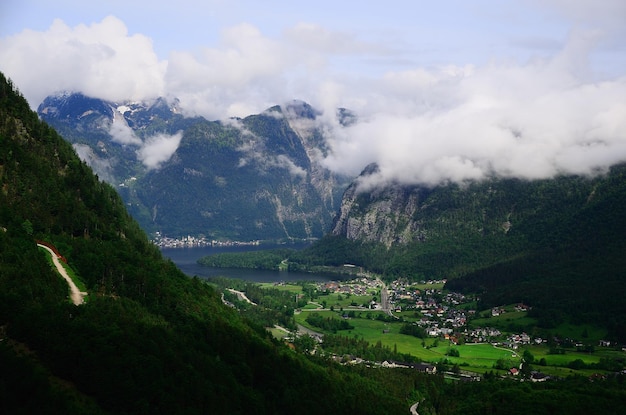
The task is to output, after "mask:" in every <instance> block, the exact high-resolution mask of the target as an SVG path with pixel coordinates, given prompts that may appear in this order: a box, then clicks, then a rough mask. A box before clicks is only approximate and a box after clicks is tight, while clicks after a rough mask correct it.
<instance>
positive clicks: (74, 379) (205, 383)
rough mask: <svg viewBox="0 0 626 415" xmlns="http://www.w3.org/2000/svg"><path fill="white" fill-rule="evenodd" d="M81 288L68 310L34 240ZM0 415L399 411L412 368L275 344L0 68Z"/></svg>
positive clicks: (409, 389) (410, 388) (62, 288)
mask: <svg viewBox="0 0 626 415" xmlns="http://www.w3.org/2000/svg"><path fill="white" fill-rule="evenodd" d="M36 239H42V240H46V241H48V242H51V243H53V244H54V245H55V246H56V247H57V248H58V249H59V250H60V252H61V253H62V254H63V255H64V256H65V257H66V258H67V260H68V264H69V265H70V266H71V267H72V268H73V270H74V271H75V272H76V274H77V275H79V276H80V278H81V279H82V280H83V281H84V282H85V284H86V287H87V291H88V292H89V301H88V302H87V303H86V304H84V305H80V306H74V305H72V304H71V303H69V302H68V300H67V292H68V289H67V285H66V284H65V282H64V281H63V280H62V279H61V278H60V277H59V276H58V275H56V274H55V273H54V272H52V270H51V268H50V265H49V264H48V262H47V260H46V256H45V255H44V254H43V253H41V252H40V251H39V250H38V249H37V247H36V245H35V240H36ZM0 339H1V341H0V369H1V370H0V413H35V412H37V413H46V412H47V413H64V414H69V413H98V412H104V413H116V414H126V413H128V414H130V413H133V414H134V413H141V414H144V413H145V414H159V413H163V414H166V413H167V414H173V413H187V414H196V413H198V414H199V413H224V414H226V413H228V414H236V413H255V414H281V413H316V414H318V413H325V412H331V411H332V412H333V413H369V414H380V413H393V414H396V413H404V412H406V410H407V408H408V402H407V401H406V399H407V398H408V397H410V396H413V392H414V389H415V387H416V386H419V385H420V384H421V383H420V382H419V379H420V377H419V375H417V374H416V373H414V372H400V371H395V372H392V371H385V372H382V371H374V372H371V371H369V370H366V369H365V368H363V369H359V370H358V371H352V370H350V369H348V368H344V367H340V366H336V365H334V364H331V363H330V362H327V361H317V362H316V361H313V360H311V359H310V358H307V357H305V356H303V355H298V354H295V352H293V351H291V350H290V349H288V348H287V347H285V346H284V345H282V344H276V343H274V341H273V340H271V338H270V337H268V335H267V334H266V332H265V330H264V329H263V328H261V327H256V326H251V325H249V324H248V323H246V322H245V321H243V320H242V318H241V317H240V316H239V315H238V314H237V312H236V311H234V310H232V309H230V308H228V307H226V306H224V305H223V304H222V303H221V301H220V298H219V296H218V295H217V293H216V292H215V291H214V290H213V289H212V288H211V287H210V286H208V285H207V284H205V283H203V282H201V281H200V280H198V279H190V278H188V277H186V276H185V275H183V274H182V273H181V272H180V271H179V270H178V269H177V268H175V266H174V265H173V264H172V263H171V262H169V261H166V260H164V259H163V258H162V257H161V255H160V252H159V251H158V249H156V248H155V247H154V246H152V245H151V244H150V243H149V242H148V240H147V237H146V236H145V234H144V233H143V232H142V231H141V230H140V229H139V227H138V225H137V224H136V222H135V221H134V220H132V219H131V217H130V216H129V215H128V214H127V213H126V211H125V210H124V206H123V203H122V201H121V199H120V198H119V197H118V195H117V194H116V192H115V191H114V190H113V189H112V188H111V187H109V185H107V184H104V183H103V182H101V181H99V180H98V179H97V178H96V177H95V176H94V175H93V174H92V172H91V170H90V169H89V168H88V167H87V166H86V165H85V164H84V163H82V162H81V161H80V160H79V159H78V158H77V156H76V155H75V154H74V152H73V151H72V148H71V146H70V145H69V144H68V143H66V142H65V141H63V139H61V137H60V136H58V135H57V133H56V132H55V131H54V130H52V129H51V128H49V127H48V126H47V125H46V124H44V123H42V122H40V121H39V120H38V117H37V115H36V114H35V113H34V112H31V111H30V109H29V107H28V105H27V103H26V101H25V100H24V99H23V98H22V97H21V96H20V95H19V94H17V93H15V92H14V90H13V87H12V85H11V83H10V82H7V80H6V79H5V78H4V76H2V75H1V74H0Z"/></svg>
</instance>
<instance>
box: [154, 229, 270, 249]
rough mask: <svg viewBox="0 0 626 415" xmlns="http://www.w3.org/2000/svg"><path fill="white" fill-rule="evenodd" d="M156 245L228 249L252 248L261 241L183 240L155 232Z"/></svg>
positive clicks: (197, 238) (201, 238)
mask: <svg viewBox="0 0 626 415" xmlns="http://www.w3.org/2000/svg"><path fill="white" fill-rule="evenodd" d="M152 243H154V244H155V245H156V246H158V247H159V248H196V247H205V246H214V247H227V246H252V245H259V243H260V242H259V241H248V242H241V241H217V240H214V239H207V238H205V237H204V236H191V235H187V236H183V237H181V238H172V237H169V236H165V235H162V234H161V232H155V234H154V237H153V238H152Z"/></svg>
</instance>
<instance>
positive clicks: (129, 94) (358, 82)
mask: <svg viewBox="0 0 626 415" xmlns="http://www.w3.org/2000/svg"><path fill="white" fill-rule="evenodd" d="M544 3H545V5H544ZM481 4H483V3H481ZM485 4H486V2H485V3H484V4H483V6H485ZM516 4H517V5H520V4H536V5H537V10H540V11H541V13H537V19H535V20H537V21H539V20H541V21H548V22H550V23H553V22H555V21H556V20H558V22H559V25H556V26H558V27H559V28H562V27H569V32H559V33H554V32H552V31H550V30H548V31H542V32H541V33H538V34H537V35H536V36H535V34H534V32H532V36H530V35H529V33H531V32H529V31H523V30H520V33H515V34H514V35H511V32H507V33H506V36H503V37H506V39H505V40H502V41H501V42H503V43H498V45H502V44H505V45H509V46H510V45H512V44H514V43H515V42H517V43H519V44H526V45H527V48H528V49H530V50H531V53H533V54H532V55H528V54H525V55H524V57H523V58H520V55H518V56H513V57H510V56H508V55H503V56H504V57H502V56H494V57H493V59H492V60H491V61H490V62H489V63H486V64H485V63H484V61H481V62H469V63H468V64H464V63H462V62H453V63H450V64H448V65H445V64H441V65H434V64H429V65H421V64H419V62H420V59H421V55H420V54H419V53H418V52H415V51H424V50H427V49H428V46H429V43H427V42H425V43H424V42H423V43H419V44H417V46H413V45H410V47H407V45H409V43H410V42H411V40H406V42H407V43H406V44H403V45H402V48H395V47H394V46H396V45H393V44H391V43H389V44H387V46H380V45H378V44H376V43H375V42H365V41H363V39H371V38H372V37H368V35H369V33H368V34H365V35H364V34H363V33H360V32H350V31H347V30H333V29H329V28H328V27H326V26H323V25H321V24H318V23H306V22H305V23H296V24H291V26H289V27H287V28H278V29H277V30H276V32H277V33H278V34H277V35H275V36H274V37H272V36H268V35H266V34H264V33H263V32H262V31H261V30H259V29H258V28H257V27H256V26H254V25H252V24H248V23H246V24H238V25H235V26H231V27H229V28H226V29H225V30H223V31H222V32H221V37H220V39H219V41H218V42H217V43H216V44H213V45H209V46H206V47H203V48H197V49H194V50H193V51H188V50H178V51H172V52H171V53H170V55H169V56H168V59H167V60H159V59H158V57H157V56H156V54H155V52H154V49H153V45H152V41H151V39H149V38H148V37H146V36H144V35H138V34H133V35H131V34H129V33H128V29H127V28H126V26H125V24H124V23H123V22H122V21H121V20H119V19H117V18H115V17H108V18H105V19H104V20H102V21H101V22H100V23H95V24H92V25H90V26H85V25H78V26H76V27H69V26H67V25H66V24H65V23H63V22H62V21H60V20H57V21H55V22H54V23H53V24H52V26H51V27H50V28H49V29H47V30H46V31H43V32H34V31H29V30H26V31H23V32H21V33H19V34H17V35H14V36H11V37H8V38H4V39H0V70H2V71H3V72H5V73H6V74H7V75H8V76H9V77H11V78H12V80H13V81H14V82H15V84H16V85H18V87H19V88H20V90H21V91H22V93H24V95H25V96H26V98H27V99H28V100H29V102H30V103H31V105H32V106H33V107H36V106H37V105H38V104H39V103H40V102H41V100H42V99H43V98H44V97H45V96H46V95H48V94H50V93H53V92H55V91H58V90H74V91H82V92H83V93H85V94H86V95H90V96H95V97H99V98H105V99H108V100H113V101H122V100H126V99H149V98H153V97H155V96H159V95H162V96H166V97H168V98H172V97H177V98H179V99H180V105H181V107H182V108H183V109H184V111H185V112H186V114H190V115H203V116H205V117H207V118H208V119H224V118H227V117H231V116H246V115H249V114H252V113H259V112H261V111H262V110H264V109H266V108H268V107H270V106H273V105H275V104H280V103H283V102H287V101H290V100H292V99H294V98H296V99H303V100H306V101H308V102H309V103H311V104H312V105H313V106H314V107H316V108H318V109H321V110H323V115H322V116H321V117H320V120H321V121H323V122H325V123H327V125H325V126H324V127H325V129H326V130H325V131H326V132H327V134H326V137H327V139H328V140H329V145H330V148H331V150H332V152H331V153H330V154H329V155H328V157H326V159H325V160H324V162H325V165H327V166H328V167H329V168H332V169H333V170H335V171H338V172H342V173H345V174H351V175H356V174H358V173H359V172H360V171H361V170H362V169H363V168H364V167H365V166H366V165H367V164H368V163H371V162H377V163H379V165H380V173H379V175H378V176H375V177H372V179H376V180H398V181H402V182H407V183H417V182H420V183H429V184H435V183H439V182H442V181H462V180H467V179H477V178H478V179H479V178H482V177H486V176H489V175H492V174H498V175H504V176H518V177H526V178H538V177H549V176H551V175H554V174H559V173H581V174H588V173H591V172H593V171H596V170H598V169H600V170H601V169H603V168H605V167H606V166H607V165H609V164H612V163H615V162H618V161H624V160H626V149H625V146H626V137H625V136H624V134H625V131H626V125H625V123H626V108H625V105H626V104H625V99H624V97H625V96H626V77H625V74H624V73H623V69H624V63H626V62H625V61H623V58H620V56H623V53H620V51H624V50H625V49H626V46H625V41H624V39H626V36H624V35H625V34H626V29H625V25H624V24H623V22H624V21H625V20H624V19H625V18H626V14H625V12H626V6H624V5H625V4H626V2H623V1H621V0H607V1H605V2H597V1H593V2H592V1H565V0H548V1H547V2H538V1H537V0H519V1H518V2H516ZM503 7H504V6H503ZM506 11H508V12H510V14H512V15H514V16H513V17H514V18H515V19H518V20H519V21H518V22H517V24H518V25H519V26H516V27H518V28H521V27H522V26H523V25H522V24H520V23H519V22H522V23H524V22H527V21H532V22H534V20H533V19H530V18H528V15H527V14H528V9H524V12H525V13H527V14H526V15H525V14H524V13H513V11H512V10H511V9H508V8H507V9H506ZM530 14H532V13H530ZM548 14H550V16H547V15H548ZM533 16H534V15H533ZM555 16H556V17H555ZM456 17H457V18H458V17H459V16H456ZM525 19H526V20H525ZM555 19H556V20H555ZM461 21H462V22H464V20H461ZM564 21H565V22H570V24H569V25H564V24H563V22H564ZM510 22H514V23H515V20H507V21H503V23H502V24H507V23H510ZM338 27H341V26H338ZM496 27H497V26H496ZM455 29H456V30H458V32H457V31H455V32H454V36H452V38H453V39H455V41H461V40H463V39H462V34H463V33H465V32H463V31H461V30H460V29H459V28H458V27H455ZM377 30H380V28H377ZM442 30H443V29H442ZM373 32H374V30H372V33H373ZM441 33H443V32H441ZM471 34H472V33H470V35H471ZM499 35H500V34H499V33H493V36H494V37H498V36H499ZM470 37H471V36H470ZM373 38H374V39H377V38H376V37H373ZM391 38H393V39H399V38H400V37H399V36H395V35H394V36H392V37H391ZM474 39H476V38H474ZM494 41H499V40H498V39H495V40H494ZM434 45H438V44H437V43H435V44H434ZM611 48H612V49H611ZM400 49H402V51H400ZM486 50H488V46H485V48H484V49H482V50H481V51H480V52H479V53H480V54H481V56H484V55H485V53H486V52H484V51H486ZM410 51H413V52H410ZM611 51H612V52H611ZM458 52H459V53H461V52H464V51H458ZM411 53H413V54H411ZM462 54H463V56H468V55H469V54H468V55H466V54H464V53H462ZM619 59H622V61H619ZM382 60H384V61H385V65H381V66H380V67H377V68H383V67H385V68H389V67H391V66H392V65H394V64H395V63H396V62H402V64H398V65H396V66H395V68H396V69H394V70H387V71H384V70H382V69H379V70H370V71H356V70H355V66H354V65H356V66H358V68H359V69H362V66H363V65H364V62H376V64H379V63H380V62H381V61H382ZM607 62H611V63H615V62H618V64H617V65H615V66H614V67H613V66H611V67H610V68H609V66H610V65H607V66H606V67H605V66H603V64H604V63H607ZM619 62H622V64H619ZM372 65H374V64H372ZM620 65H621V66H620ZM369 68H370V69H371V68H372V66H370V67H369ZM607 68H608V69H607ZM615 68H618V69H615ZM616 70H617V71H618V73H617V74H616V73H615V71H616ZM380 73H382V75H379V74H380ZM337 107H345V108H349V109H351V110H353V111H354V112H355V113H356V114H357V115H358V117H359V120H360V121H359V122H358V123H357V124H354V125H352V126H350V127H348V128H343V127H340V126H339V125H338V124H337V122H336V120H335V119H334V114H335V109H336V108H337ZM111 134H112V135H113V136H114V137H115V139H116V140H117V141H118V142H120V143H123V144H131V145H137V146H138V147H139V150H138V157H139V159H140V160H141V161H142V162H143V163H144V164H145V165H146V166H149V167H151V168H158V166H160V165H161V164H162V163H163V162H164V161H166V160H168V159H169V157H171V155H172V153H173V152H174V151H175V150H176V148H177V146H178V143H179V142H180V135H174V136H156V137H153V138H152V139H148V140H146V142H145V143H139V139H138V138H137V137H136V136H134V135H132V134H128V130H127V129H126V128H124V125H122V124H119V125H118V124H117V123H114V125H113V126H112V127H111ZM250 157H252V155H250ZM250 160H252V158H250ZM287 161H289V160H287ZM287 161H285V160H272V161H269V162H271V163H278V164H280V163H282V165H283V166H285V167H290V166H289V163H287ZM291 167H294V166H291ZM292 171H293V172H294V173H295V174H299V173H298V170H297V169H292Z"/></svg>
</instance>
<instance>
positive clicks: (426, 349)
mask: <svg viewBox="0 0 626 415" xmlns="http://www.w3.org/2000/svg"><path fill="white" fill-rule="evenodd" d="M262 285H263V286H266V287H271V288H277V289H280V290H286V291H289V292H292V293H300V292H302V288H301V286H299V285H293V284H281V285H274V284H271V283H269V284H262ZM414 287H415V288H418V289H422V290H423V289H428V288H436V285H435V284H423V285H414ZM377 295H379V293H378V291H377V290H375V289H371V290H370V291H369V292H368V294H367V295H363V296H357V295H347V294H339V293H331V294H328V295H320V296H319V297H318V298H316V299H315V302H314V303H309V304H307V305H306V306H305V307H303V309H302V312H300V313H296V315H295V319H296V322H297V323H298V324H301V325H303V326H305V327H307V328H309V329H311V330H314V331H320V330H319V329H318V328H317V327H311V326H309V325H308V324H307V323H306V317H307V315H308V314H309V313H321V315H323V316H324V317H332V318H337V319H340V318H342V317H341V315H342V314H345V313H347V312H350V311H354V312H355V314H356V316H357V317H356V318H350V319H349V323H350V324H351V325H353V326H354V329H351V330H344V331H340V332H338V333H337V334H341V335H344V336H349V337H358V338H362V339H363V340H365V341H367V342H368V343H370V344H372V345H374V344H376V343H378V342H380V343H381V344H382V345H384V346H387V347H389V348H390V349H395V350H397V351H398V352H400V353H406V354H411V355H413V356H415V357H417V358H419V359H421V360H423V361H425V362H430V363H438V362H441V361H444V360H445V361H446V362H447V363H448V364H458V365H459V366H461V368H462V369H464V370H468V371H473V372H477V373H484V372H488V371H491V370H494V371H495V372H497V373H500V374H504V373H505V372H506V370H503V369H501V370H496V369H494V367H495V365H496V363H497V362H498V361H500V364H503V366H504V367H519V365H520V362H521V356H522V355H523V353H524V350H528V351H530V352H531V353H532V354H533V356H534V358H535V362H534V364H533V368H534V369H535V370H540V371H542V372H544V373H546V374H548V375H552V376H569V375H572V374H580V375H590V374H592V373H595V372H598V370H594V369H582V370H573V369H571V368H568V367H567V365H568V364H569V363H570V362H572V361H575V360H577V359H580V360H582V361H583V362H584V363H585V364H594V363H598V362H600V359H602V358H609V359H618V360H619V359H624V358H625V357H626V354H625V353H624V352H620V351H615V350H611V349H608V348H599V347H596V348H595V352H594V353H585V352H578V351H575V350H572V349H568V350H567V352H566V354H549V348H548V347H547V345H546V344H541V345H536V344H533V345H528V346H521V347H520V348H519V349H518V350H515V351H513V350H509V349H505V348H502V347H495V346H493V345H491V344H488V343H483V344H462V345H454V344H451V343H449V342H448V341H445V340H442V339H438V340H437V339H434V338H426V339H420V338H416V337H413V336H409V335H405V334H400V329H401V327H402V324H403V323H401V322H386V321H382V320H377V319H376V318H377V316H379V315H381V314H383V313H382V311H376V310H370V309H367V308H357V307H354V306H353V304H357V305H358V306H361V305H362V304H363V303H369V301H371V300H372V298H373V297H375V296H376V297H377ZM322 304H323V305H325V309H323V310H322ZM331 307H333V309H334V311H330V308H331ZM513 307H514V306H510V307H508V308H506V307H505V308H506V309H507V312H506V313H504V314H501V315H500V316H495V317H492V316H491V314H490V311H489V310H486V311H485V312H484V313H482V316H481V318H478V319H473V320H471V326H474V327H494V328H499V329H500V330H501V331H502V332H511V331H513V332H518V333H519V332H521V331H527V332H528V333H532V331H533V330H534V328H535V327H536V324H537V321H536V320H535V319H533V318H531V317H528V313H527V312H525V311H515V310H514V308H513ZM341 310H343V312H342V311H341ZM394 315H396V316H398V317H402V319H403V320H404V322H413V321H416V320H418V319H419V318H420V317H421V315H420V314H419V313H417V314H416V312H415V311H404V312H400V313H394ZM520 329H523V330H520ZM550 333H551V335H555V336H558V337H560V338H566V337H567V338H571V339H580V340H582V341H583V343H585V344H597V342H598V340H599V339H603V338H604V336H605V335H606V331H604V330H602V329H599V328H597V327H593V326H590V325H573V324H562V325H560V326H558V327H556V328H554V329H552V330H550ZM273 334H274V336H275V337H277V338H281V336H282V333H279V332H276V333H273ZM544 334H546V333H544ZM450 348H454V349H455V350H456V351H458V353H459V356H458V357H455V356H447V353H448V352H449V350H450ZM541 359H544V363H545V365H539V361H540V360H541Z"/></svg>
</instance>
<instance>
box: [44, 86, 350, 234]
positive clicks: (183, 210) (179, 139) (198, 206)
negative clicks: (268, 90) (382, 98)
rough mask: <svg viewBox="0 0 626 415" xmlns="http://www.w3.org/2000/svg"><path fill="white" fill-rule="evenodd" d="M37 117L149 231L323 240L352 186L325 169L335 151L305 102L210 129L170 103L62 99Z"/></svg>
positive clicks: (67, 95)
mask: <svg viewBox="0 0 626 415" xmlns="http://www.w3.org/2000/svg"><path fill="white" fill-rule="evenodd" d="M38 113H39V115H40V117H41V118H42V120H44V121H46V122H47V123H48V124H49V125H51V126H53V127H54V128H55V129H57V130H58V131H59V132H60V133H61V134H62V135H63V137H64V138H66V139H67V140H68V141H70V142H71V143H72V144H73V146H74V149H75V150H76V152H77V153H78V154H79V155H80V157H81V158H82V159H83V160H84V161H86V162H87V163H88V164H89V165H90V166H91V167H92V168H93V169H94V171H95V172H96V173H97V174H98V175H99V177H101V178H102V179H104V180H105V181H107V182H109V183H110V184H112V185H114V186H115V187H116V188H117V189H118V191H119V192H120V194H121V195H122V198H123V199H124V201H125V202H126V205H127V207H128V210H129V212H130V213H131V214H132V215H133V217H135V218H136V219H137V220H138V221H139V223H140V225H141V226H142V228H143V229H145V230H146V231H147V232H149V233H155V232H160V233H161V234H164V235H167V236H171V237H180V236H186V235H188V234H191V235H194V236H203V237H206V238H208V239H217V240H220V239H230V240H238V241H247V240H258V239H267V240H280V239H309V238H319V237H321V236H322V235H323V234H324V233H326V232H327V231H328V229H329V228H330V225H331V223H332V220H333V217H334V215H335V211H336V209H337V207H338V206H339V202H340V200H341V194H342V193H343V190H344V189H345V187H347V185H348V180H347V179H346V178H345V177H340V176H338V175H336V174H333V173H332V172H330V171H329V170H328V169H326V168H324V167H323V165H322V164H321V159H322V158H323V157H324V155H325V154H326V153H327V152H328V147H327V143H326V140H325V138H324V134H323V133H322V129H321V128H320V127H319V124H318V123H316V122H315V119H316V117H317V116H318V115H319V114H318V113H317V112H316V111H315V110H314V109H313V108H312V107H311V106H309V105H308V104H306V103H304V102H300V101H293V102H291V103H288V104H286V105H283V106H274V107H272V108H269V109H267V110H266V111H264V112H263V113H261V114H257V115H251V116H248V117H246V118H243V119H229V120H225V121H208V120H206V119H204V118H202V117H192V118H189V117H184V116H183V115H182V114H181V112H180V109H179V108H178V106H177V102H176V101H174V102H172V103H168V102H167V101H166V100H165V99H163V98H159V99H156V100H154V101H153V102H151V103H143V102H124V103H113V102H107V101H104V100H100V99H95V98H90V97H86V96H84V95H82V94H80V93H63V94H58V95H54V96H50V97H48V98H46V99H45V100H44V101H43V102H42V104H41V105H40V106H39V109H38ZM337 116H338V117H340V118H341V120H342V121H345V120H349V117H350V114H349V113H348V112H346V111H345V110H344V111H338V113H337Z"/></svg>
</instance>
